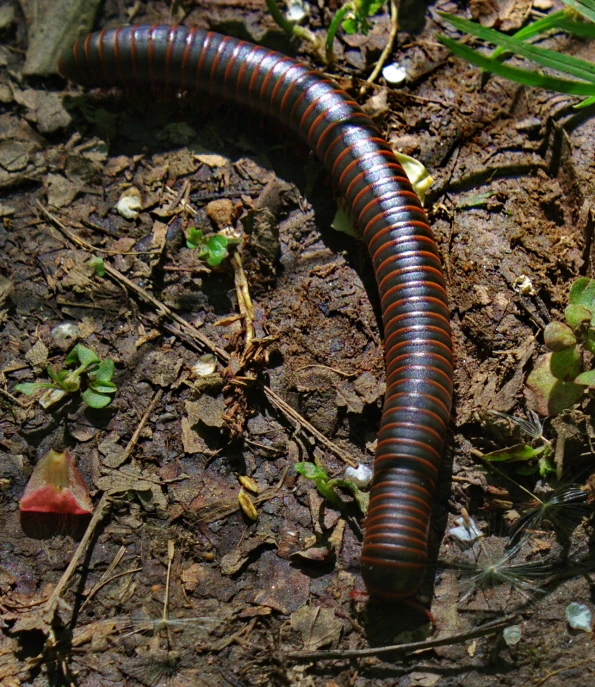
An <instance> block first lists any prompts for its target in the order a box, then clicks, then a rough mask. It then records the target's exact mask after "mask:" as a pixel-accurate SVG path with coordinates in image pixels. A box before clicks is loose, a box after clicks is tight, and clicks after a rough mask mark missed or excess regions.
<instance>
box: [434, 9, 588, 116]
mask: <svg viewBox="0 0 595 687" xmlns="http://www.w3.org/2000/svg"><path fill="white" fill-rule="evenodd" d="M562 2H563V3H564V4H565V5H566V9H564V10H560V11H559V12H554V13H552V14H551V15H549V16H547V17H543V18H542V19H539V20H537V21H535V22H533V23H532V24H530V25H529V26H527V27H525V28H523V29H521V30H520V31H518V32H517V33H516V34H515V35H514V36H507V35H506V34H504V33H501V32H499V31H495V30H494V29H490V28H487V27H485V26H481V25H480V24H476V23H475V22H471V21H468V20H466V19H462V18H461V17H456V16H454V15H452V14H447V13H445V12H440V13H439V14H440V15H441V16H442V17H443V18H444V19H446V21H448V22H449V23H450V24H452V26H454V27H455V28H456V29H458V30H459V31H464V32H465V33H468V34H470V35H472V36H475V37H477V38H481V39H482V40H485V41H487V42H488V43H492V44H494V45H496V46H497V49H496V50H495V51H494V52H493V53H492V55H491V56H488V55H485V54H483V53H480V52H478V51H477V50H473V49H472V48H469V47H468V46H466V45H463V44H462V43H458V42H457V41H454V40H452V39H451V38H447V37H446V36H438V39H439V40H440V42H441V43H443V44H444V45H446V47H447V48H449V49H450V50H451V51H452V52H453V53H454V54H455V55H458V56H459V57H462V58H463V59H465V60H467V61H468V62H471V63H472V64H475V65H477V66H478V67H481V68H482V69H484V70H485V71H487V72H491V73H492V74H498V75H499V76H503V77H505V78H507V79H510V80H511V81H515V82H516V83H520V84H523V85H525V86H536V87H539V88H545V89H548V90H551V91H558V92H560V93H568V94H570V95H578V96H587V97H586V98H585V99H584V100H583V101H582V102H581V103H579V104H578V105H577V106H576V107H585V106H587V105H591V104H592V103H594V102H595V65H593V64H591V63H590V62H587V61H586V60H581V59H578V58H576V57H571V56H569V55H564V54H562V53H558V52H556V51H554V50H547V49H546V48H541V47H538V46H536V45H532V44H530V43H527V39H528V38H533V37H535V36H538V35H540V34H543V33H544V32H546V31H552V30H554V31H565V32H566V33H569V34H573V35H576V36H581V37H584V38H595V23H594V22H595V0H562ZM510 53H514V54H517V55H520V56H521V57H524V58H526V59H528V60H531V61H533V62H535V63H536V64H537V65H538V66H540V67H546V68H548V69H552V70H554V71H556V72H559V73H562V74H565V75H568V76H572V77H576V78H575V79H564V78H560V77H555V76H550V75H548V74H543V73H541V72H540V71H538V70H530V69H521V68H518V67H511V66H510V65H506V64H503V63H502V60H503V59H505V58H506V56H507V55H509V54H510Z"/></svg>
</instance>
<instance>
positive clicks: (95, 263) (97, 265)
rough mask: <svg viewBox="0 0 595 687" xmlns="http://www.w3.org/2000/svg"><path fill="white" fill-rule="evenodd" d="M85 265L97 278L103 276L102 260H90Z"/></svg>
mask: <svg viewBox="0 0 595 687" xmlns="http://www.w3.org/2000/svg"><path fill="white" fill-rule="evenodd" d="M87 265H89V267H90V268H91V269H92V270H93V271H94V272H95V274H96V275H97V276H98V277H104V276H105V263H104V262H103V260H102V258H91V259H90V260H87Z"/></svg>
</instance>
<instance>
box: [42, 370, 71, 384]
mask: <svg viewBox="0 0 595 687" xmlns="http://www.w3.org/2000/svg"><path fill="white" fill-rule="evenodd" d="M47 373H48V375H49V377H50V379H51V380H52V381H53V382H54V383H55V384H57V385H58V386H59V387H60V388H63V385H64V380H65V379H66V378H67V377H68V375H69V374H70V372H69V371H68V370H59V369H58V368H57V367H56V366H55V365H50V366H49V367H48V368H47Z"/></svg>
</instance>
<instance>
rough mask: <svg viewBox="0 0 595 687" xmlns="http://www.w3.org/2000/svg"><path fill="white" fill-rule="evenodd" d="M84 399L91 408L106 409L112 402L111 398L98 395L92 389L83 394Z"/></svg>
mask: <svg viewBox="0 0 595 687" xmlns="http://www.w3.org/2000/svg"><path fill="white" fill-rule="evenodd" d="M82 399H83V401H84V402H85V403H86V404H87V405H88V406H90V407H91V408H105V406H107V405H109V404H110V403H111V402H112V399H111V396H106V395H104V394H98V393H97V392H95V391H93V390H91V389H87V390H86V391H84V392H83V394H82Z"/></svg>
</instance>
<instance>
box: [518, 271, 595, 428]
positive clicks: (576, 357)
mask: <svg viewBox="0 0 595 687" xmlns="http://www.w3.org/2000/svg"><path fill="white" fill-rule="evenodd" d="M564 319H565V320H566V322H550V324H548V325H547V327H546V328H545V330H544V333H543V338H544V342H545V346H546V348H547V349H548V351H549V352H548V353H546V354H545V355H544V356H542V357H541V358H539V360H538V361H537V363H536V365H535V368H534V369H533V371H532V372H531V373H530V374H529V377H528V378H527V388H528V390H529V392H530V395H531V397H532V400H533V403H534V405H535V409H536V410H537V412H538V413H539V414H540V415H542V416H544V417H545V416H546V415H557V414H558V413H561V412H562V411H563V410H565V409H566V408H570V407H571V406H572V405H573V404H574V403H576V402H577V401H578V400H579V399H580V398H581V397H582V396H583V393H584V391H585V389H586V388H588V387H592V386H595V369H591V365H592V364H593V362H592V360H593V359H592V356H593V355H595V280H593V279H588V278H587V277H581V278H580V279H577V280H576V281H575V282H574V283H573V284H572V286H571V287H570V293H569V296H568V306H567V307H566V309H565V310H564Z"/></svg>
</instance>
